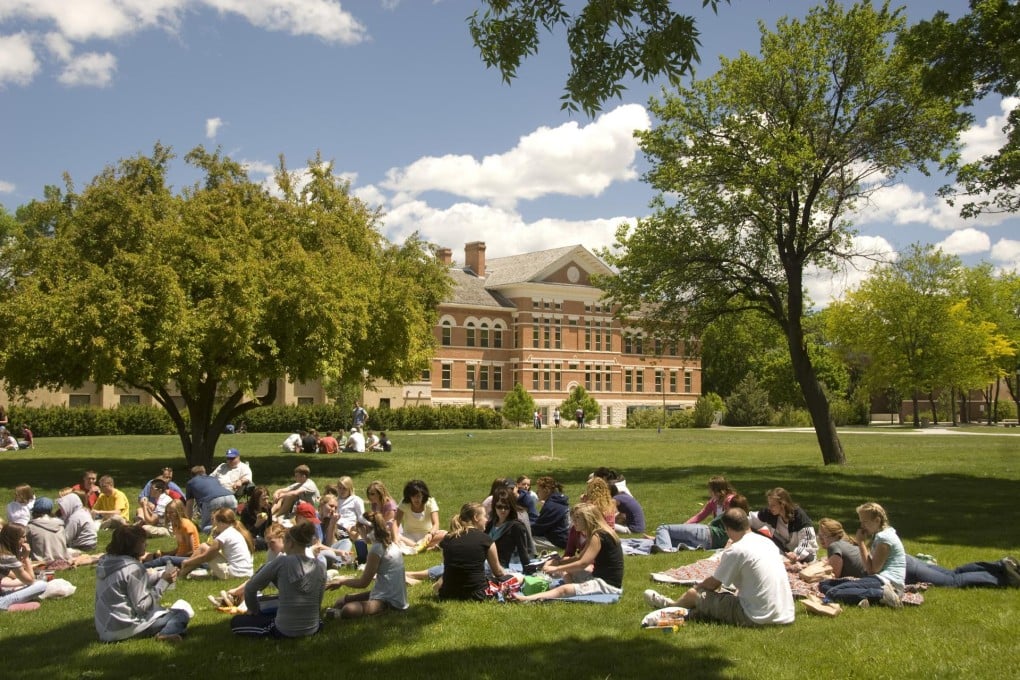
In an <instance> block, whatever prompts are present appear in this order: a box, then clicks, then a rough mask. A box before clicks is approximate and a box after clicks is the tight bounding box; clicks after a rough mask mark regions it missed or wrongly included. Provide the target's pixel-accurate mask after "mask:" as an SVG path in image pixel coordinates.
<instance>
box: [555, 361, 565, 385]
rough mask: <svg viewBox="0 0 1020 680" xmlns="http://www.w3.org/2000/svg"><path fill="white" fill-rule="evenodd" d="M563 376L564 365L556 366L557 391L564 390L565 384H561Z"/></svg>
mask: <svg viewBox="0 0 1020 680" xmlns="http://www.w3.org/2000/svg"><path fill="white" fill-rule="evenodd" d="M562 374H563V364H556V373H555V380H556V389H557V390H561V389H563V383H562V382H560V379H561V378H562V377H563V375H562Z"/></svg>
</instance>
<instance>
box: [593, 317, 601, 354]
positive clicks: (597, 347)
mask: <svg viewBox="0 0 1020 680" xmlns="http://www.w3.org/2000/svg"><path fill="white" fill-rule="evenodd" d="M595 351H596V352H601V351H602V322H601V321H596V322H595Z"/></svg>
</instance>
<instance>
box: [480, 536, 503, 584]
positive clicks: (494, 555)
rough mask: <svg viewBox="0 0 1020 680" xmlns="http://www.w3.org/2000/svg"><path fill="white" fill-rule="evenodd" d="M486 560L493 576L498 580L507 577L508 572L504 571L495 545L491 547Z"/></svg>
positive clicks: (492, 544)
mask: <svg viewBox="0 0 1020 680" xmlns="http://www.w3.org/2000/svg"><path fill="white" fill-rule="evenodd" d="M485 559H486V561H488V563H489V569H491V570H492V575H493V576H495V577H496V578H503V577H504V576H506V572H505V571H503V565H502V564H500V563H499V553H498V552H497V551H496V544H495V543H491V544H490V545H489V549H488V550H487V551H486V553H485Z"/></svg>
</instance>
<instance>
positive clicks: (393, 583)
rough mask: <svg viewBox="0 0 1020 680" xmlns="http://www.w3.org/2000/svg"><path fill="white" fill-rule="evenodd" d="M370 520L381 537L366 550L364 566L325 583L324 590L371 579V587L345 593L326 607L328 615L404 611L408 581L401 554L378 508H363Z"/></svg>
mask: <svg viewBox="0 0 1020 680" xmlns="http://www.w3.org/2000/svg"><path fill="white" fill-rule="evenodd" d="M365 519H366V520H367V521H368V522H369V523H370V525H371V526H372V528H373V531H374V532H375V535H376V536H379V537H380V539H379V540H378V541H376V542H375V543H373V544H372V547H371V548H370V549H369V551H368V560H367V561H366V562H365V569H364V570H363V571H362V572H361V573H360V574H359V575H358V576H356V577H351V578H342V579H339V580H336V581H332V582H330V583H329V584H327V586H326V589H327V590H335V589H337V588H343V587H345V586H346V587H349V588H367V587H368V585H369V584H370V583H372V579H373V578H374V579H375V585H374V586H373V587H372V590H370V591H368V590H366V591H364V592H360V593H353V594H351V595H346V596H344V597H342V598H340V599H339V600H337V601H336V603H335V604H334V605H333V606H332V607H331V608H329V609H327V610H326V616H327V618H335V619H357V618H361V617H362V616H373V615H375V614H385V613H386V612H388V611H390V610H391V609H396V610H398V611H403V610H404V609H407V608H408V606H409V605H408V603H407V584H406V583H405V582H404V554H403V553H402V552H401V550H400V548H399V547H398V546H397V545H396V544H394V543H393V542H392V541H391V540H390V535H389V532H388V531H387V530H386V520H385V519H384V518H383V516H382V515H380V514H379V513H377V512H366V513H365Z"/></svg>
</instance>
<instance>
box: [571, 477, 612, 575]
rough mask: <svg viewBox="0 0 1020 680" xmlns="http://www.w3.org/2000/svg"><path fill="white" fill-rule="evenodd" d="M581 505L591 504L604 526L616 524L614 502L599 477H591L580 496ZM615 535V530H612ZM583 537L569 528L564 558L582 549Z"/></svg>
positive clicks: (574, 529) (604, 483)
mask: <svg viewBox="0 0 1020 680" xmlns="http://www.w3.org/2000/svg"><path fill="white" fill-rule="evenodd" d="M581 502H582V503H591V504H592V505H594V506H595V507H596V508H598V510H599V512H601V513H602V516H603V517H605V518H606V524H608V525H609V526H613V525H614V524H616V501H614V500H613V494H612V492H611V491H610V489H609V483H608V482H606V480H605V479H603V478H601V477H591V478H590V479H589V480H588V484H587V486H586V487H585V490H584V495H582V496H581ZM614 533H615V530H614ZM584 542H585V536H584V534H582V533H581V532H580V531H578V530H577V527H575V526H571V527H570V530H569V531H568V532H567V547H566V549H565V550H564V551H563V556H564V557H572V556H574V555H576V554H577V553H579V552H581V551H582V550H583V549H584Z"/></svg>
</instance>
